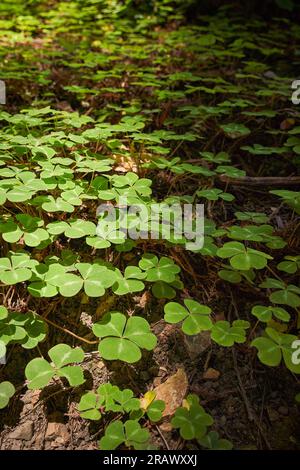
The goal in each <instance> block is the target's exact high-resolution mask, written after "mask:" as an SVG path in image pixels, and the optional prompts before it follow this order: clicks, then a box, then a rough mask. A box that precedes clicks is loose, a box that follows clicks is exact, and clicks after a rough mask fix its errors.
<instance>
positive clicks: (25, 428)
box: [8, 421, 33, 441]
mask: <svg viewBox="0 0 300 470" xmlns="http://www.w3.org/2000/svg"><path fill="white" fill-rule="evenodd" d="M32 436H33V422H32V421H27V422H26V423H24V424H21V426H18V427H17V428H16V429H15V430H14V431H12V432H11V433H10V434H9V435H8V437H9V439H17V440H22V441H30V440H31V439H32Z"/></svg>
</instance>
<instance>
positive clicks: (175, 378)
mask: <svg viewBox="0 0 300 470" xmlns="http://www.w3.org/2000/svg"><path fill="white" fill-rule="evenodd" d="M187 389H188V380H187V376H186V373H185V371H184V369H178V371H177V372H176V374H174V375H172V376H171V377H169V378H168V379H167V380H166V381H165V382H164V383H162V384H160V385H158V386H157V387H156V388H155V389H154V392H155V393H156V399H157V400H164V402H165V404H166V408H165V410H164V411H163V416H169V415H172V414H173V413H175V411H176V409H177V408H178V407H179V406H181V404H182V400H183V399H184V397H185V396H186V393H187Z"/></svg>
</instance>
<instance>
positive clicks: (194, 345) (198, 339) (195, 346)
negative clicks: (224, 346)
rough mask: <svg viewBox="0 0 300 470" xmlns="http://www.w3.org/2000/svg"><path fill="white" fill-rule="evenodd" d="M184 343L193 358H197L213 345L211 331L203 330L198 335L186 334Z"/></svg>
mask: <svg viewBox="0 0 300 470" xmlns="http://www.w3.org/2000/svg"><path fill="white" fill-rule="evenodd" d="M184 344H185V346H186V348H187V352H188V354H189V356H190V358H191V359H195V358H196V357H198V356H199V354H202V353H203V352H204V351H206V350H207V349H208V348H209V347H210V346H211V339H210V331H201V333H199V334H198V335H193V336H187V335H184Z"/></svg>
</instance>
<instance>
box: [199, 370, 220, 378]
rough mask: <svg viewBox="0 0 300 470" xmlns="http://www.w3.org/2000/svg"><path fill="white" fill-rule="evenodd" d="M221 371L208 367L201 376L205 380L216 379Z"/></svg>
mask: <svg viewBox="0 0 300 470" xmlns="http://www.w3.org/2000/svg"><path fill="white" fill-rule="evenodd" d="M220 375H221V373H220V372H219V371H218V370H216V369H213V368H212V367H209V368H208V369H207V370H206V371H205V372H204V374H203V378H204V379H205V380H218V378H219V377H220Z"/></svg>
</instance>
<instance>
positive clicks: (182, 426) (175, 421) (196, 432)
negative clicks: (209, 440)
mask: <svg viewBox="0 0 300 470" xmlns="http://www.w3.org/2000/svg"><path fill="white" fill-rule="evenodd" d="M190 398H191V396H190V395H189V396H188V397H187V400H188V403H187V407H180V408H177V410H176V412H175V415H174V417H173V418H172V420H171V424H172V426H173V427H174V428H175V429H177V428H179V432H180V435H181V437H182V438H183V439H185V440H191V439H195V438H196V439H200V438H201V437H203V436H204V435H205V434H206V430H207V426H210V425H211V424H213V419H212V417H211V416H210V415H209V414H207V413H206V412H205V410H204V408H203V407H202V406H201V405H200V404H199V403H198V402H197V400H192V404H190V403H189V399H190ZM197 398H198V397H197Z"/></svg>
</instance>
